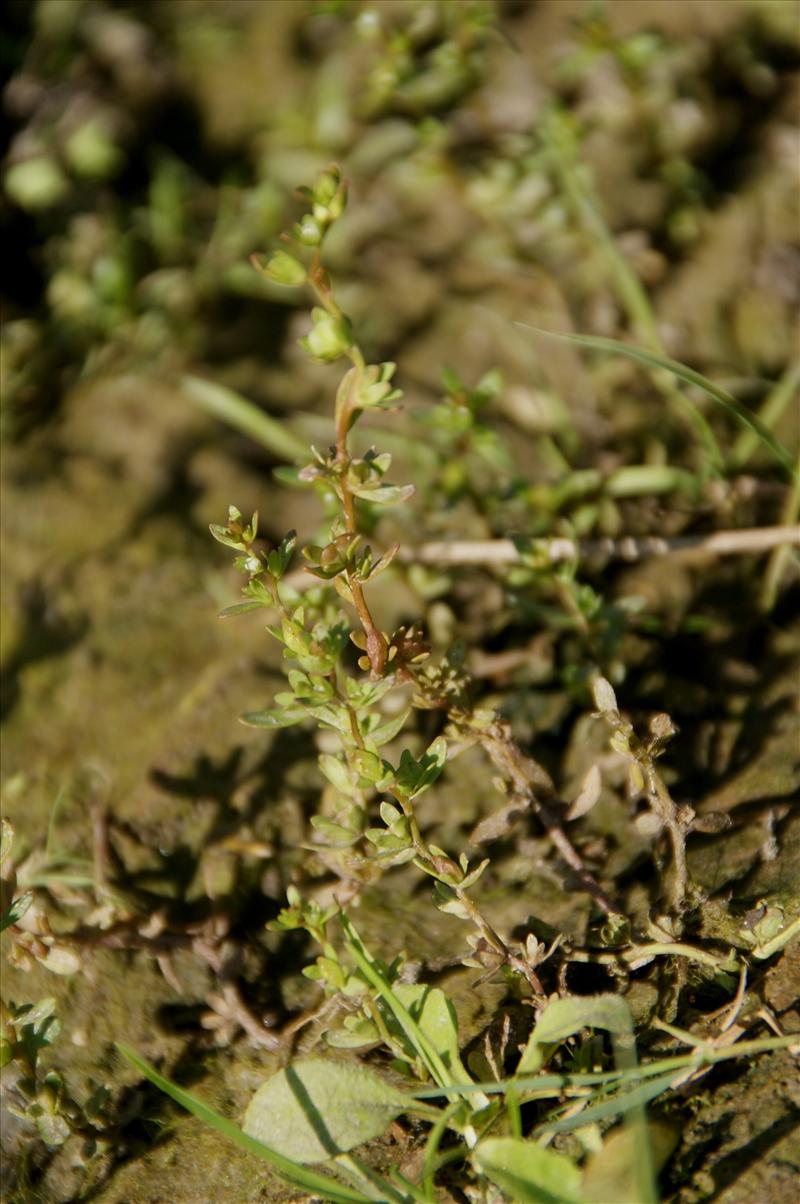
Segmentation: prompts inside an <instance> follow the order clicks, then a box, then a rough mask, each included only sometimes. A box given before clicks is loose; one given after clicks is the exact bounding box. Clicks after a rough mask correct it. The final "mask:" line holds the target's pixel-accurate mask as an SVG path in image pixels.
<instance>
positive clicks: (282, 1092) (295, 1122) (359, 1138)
mask: <svg viewBox="0 0 800 1204" xmlns="http://www.w3.org/2000/svg"><path fill="white" fill-rule="evenodd" d="M409 1106H413V1101H412V1100H411V1099H410V1098H409V1097H408V1096H407V1095H406V1094H405V1093H404V1092H402V1091H399V1090H398V1089H397V1088H396V1087H394V1086H392V1084H391V1083H388V1082H387V1081H386V1080H385V1079H383V1078H381V1077H380V1075H377V1074H375V1073H374V1071H371V1070H367V1069H366V1067H363V1066H359V1065H357V1064H350V1063H343V1062H332V1061H325V1060H323V1059H321V1058H311V1059H309V1060H308V1061H305V1062H296V1063H295V1064H294V1065H293V1066H288V1067H287V1068H286V1069H285V1070H280V1071H278V1073H277V1074H274V1075H273V1076H272V1077H271V1078H269V1079H267V1081H266V1082H265V1083H263V1084H262V1085H261V1087H259V1089H258V1091H257V1092H256V1094H255V1095H254V1096H253V1098H252V1100H251V1101H250V1103H249V1104H248V1107H247V1111H246V1112H245V1116H244V1122H243V1125H242V1128H243V1130H244V1132H245V1133H247V1134H249V1136H250V1137H255V1138H256V1139H257V1140H259V1141H262V1140H263V1141H269V1143H270V1146H271V1148H272V1149H274V1150H276V1151H277V1152H278V1153H280V1154H282V1155H283V1156H284V1157H285V1158H291V1159H292V1160H293V1161H295V1162H300V1163H303V1164H306V1163H314V1162H324V1161H326V1160H328V1159H330V1158H336V1157H337V1156H338V1155H339V1154H344V1153H346V1152H347V1151H348V1150H352V1149H353V1147H354V1146H357V1145H361V1144H362V1142H365V1141H370V1140H371V1139H372V1138H373V1137H379V1136H380V1135H381V1134H382V1133H383V1132H384V1131H385V1129H386V1126H387V1125H388V1124H389V1122H390V1121H392V1120H394V1118H395V1117H396V1116H399V1115H400V1113H401V1112H404V1111H405V1110H406V1109H407V1108H408V1107H409Z"/></svg>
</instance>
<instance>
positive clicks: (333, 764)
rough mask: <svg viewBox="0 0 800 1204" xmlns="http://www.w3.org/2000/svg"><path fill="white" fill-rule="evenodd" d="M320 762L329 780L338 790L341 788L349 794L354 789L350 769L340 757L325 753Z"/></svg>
mask: <svg viewBox="0 0 800 1204" xmlns="http://www.w3.org/2000/svg"><path fill="white" fill-rule="evenodd" d="M318 763H319V767H320V769H321V770H322V772H323V773H324V774H325V777H326V778H327V779H328V781H329V782H330V783H331V784H332V785H333V786H335V787H336V789H337V790H341V792H342V794H347V793H348V792H349V791H350V790H351V789H352V785H353V783H352V782H351V781H350V771H349V769H348V768H347V766H346V765H345V763H344V761H342V760H340V758H339V757H334V756H333V755H332V754H331V753H323V754H322V756H321V757H320V758H319V762H318Z"/></svg>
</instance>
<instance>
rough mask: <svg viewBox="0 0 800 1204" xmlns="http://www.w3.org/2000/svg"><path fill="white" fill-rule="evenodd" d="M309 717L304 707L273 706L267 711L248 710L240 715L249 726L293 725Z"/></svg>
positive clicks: (241, 720) (242, 721) (242, 720)
mask: <svg viewBox="0 0 800 1204" xmlns="http://www.w3.org/2000/svg"><path fill="white" fill-rule="evenodd" d="M306 717H307V712H306V711H305V709H304V708H301V707H296V708H294V709H292V708H289V707H273V708H271V709H270V710H266V711H248V712H247V713H246V714H245V715H241V716H240V719H239V721H240V723H244V724H246V726H247V727H292V726H293V725H294V724H295V723H299V722H300V721H301V719H305V718H306Z"/></svg>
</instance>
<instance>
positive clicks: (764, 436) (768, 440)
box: [515, 322, 797, 480]
mask: <svg viewBox="0 0 800 1204" xmlns="http://www.w3.org/2000/svg"><path fill="white" fill-rule="evenodd" d="M515 325H517V326H521V327H522V329H523V330H534V331H536V333H537V334H544V335H549V336H550V338H553V339H564V340H565V341H566V342H568V343H573V344H574V345H575V346H576V347H585V348H587V349H588V350H590V351H602V352H605V353H606V354H610V355H621V356H624V357H625V358H626V359H629V360H633V361H634V362H635V363H638V364H644V365H646V366H647V367H649V368H662V369H664V371H666V372H671V373H672V375H673V376H677V378H678V379H679V380H682V381H683V382H684V383H685V384H687V385H694V386H695V388H697V389H701V390H702V391H703V392H704V393H705V394H706V395H707V396H708V397H710V398H711V399H712V401H715V402H716V403H717V405H719V406H721V407H722V409H724V410H727V411H728V413H729V414H733V415H734V417H735V418H737V419H738V421H739V422H741V423H743V424H744V425H745V426H746V427H748V428H749V429H750V430H751V431H752V432H753V433H754V434H755V435H756V436H757V437H758V438H759V439H760V440H761V442H762V443H763V444H764V445H765V447H768V448H769V449H770V451H771V452H772V454H773V455H774V457H775V459H776V460H777V461H778V462H779V463H780V464H781V465H782V466H783V467H784V468H785V469H786V472H787V473H788V474H789V476H790V477H791V479H792V480H794V479H795V477H796V475H797V474H796V472H795V468H794V463H793V460H792V455H791V453H790V451H789V449H788V448H787V447H785V446H784V444H783V443H781V441H780V440H779V439H776V438H775V436H774V435H773V433H772V431H770V430H768V429H767V428H766V427H765V426H764V424H763V422H761V420H760V419H759V418H756V416H755V415H754V414H751V413H750V412H749V411H748V410H747V409H745V407H744V406H743V405H741V403H740V402H738V401H737V400H736V398H735V397H734V396H733V395H732V394H731V393H728V392H727V390H726V389H722V388H720V386H719V385H715V384H714V382H713V381H710V380H709V379H708V377H706V376H703V374H702V373H701V372H695V370H694V368H689V367H687V365H686V364H681V363H680V362H679V361H678V360H673V359H670V358H669V357H668V356H665V355H656V354H655V353H654V352H652V351H646V350H645V349H644V348H643V347H632V346H631V345H630V344H629V343H623V342H621V341H620V340H619V339H607V338H604V337H602V336H600V335H591V334H561V333H559V332H557V331H553V330H541V329H540V328H539V327H536V326H528V325H526V323H524V322H517V323H515Z"/></svg>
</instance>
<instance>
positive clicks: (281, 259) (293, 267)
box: [253, 251, 308, 287]
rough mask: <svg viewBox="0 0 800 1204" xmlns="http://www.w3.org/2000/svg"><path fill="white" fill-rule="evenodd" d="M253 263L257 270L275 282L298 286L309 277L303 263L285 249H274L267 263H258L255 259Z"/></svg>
mask: <svg viewBox="0 0 800 1204" xmlns="http://www.w3.org/2000/svg"><path fill="white" fill-rule="evenodd" d="M253 263H254V264H255V266H256V269H257V271H259V272H260V273H261V275H262V276H266V278H267V280H271V281H272V283H273V284H282V285H285V286H288V287H296V286H297V285H299V284H305V282H306V280H307V279H308V273H307V272H306V269H305V268H304V267H303V265H302V263H300V261H299V260H298V259H295V258H294V256H293V255H287V253H286V252H285V251H273V252H272V254H271V255H270V257H269V259H268V260H267V262H266V263H263V264H262V263H258V261H257V260H255V259H254V260H253Z"/></svg>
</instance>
